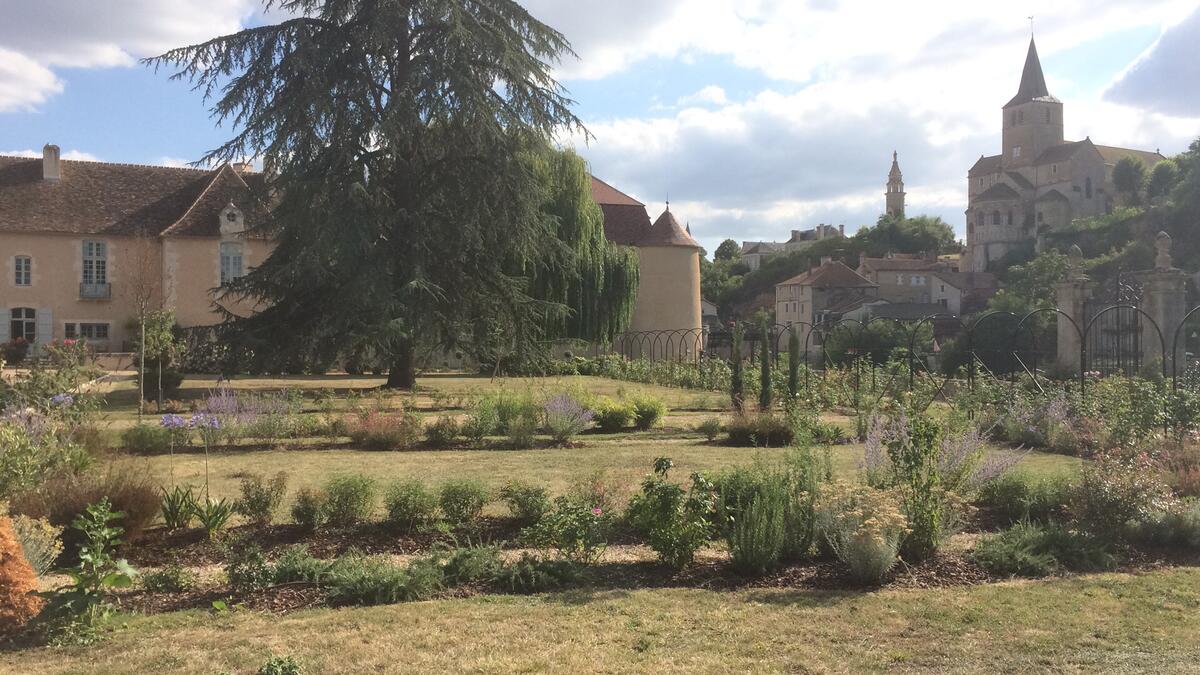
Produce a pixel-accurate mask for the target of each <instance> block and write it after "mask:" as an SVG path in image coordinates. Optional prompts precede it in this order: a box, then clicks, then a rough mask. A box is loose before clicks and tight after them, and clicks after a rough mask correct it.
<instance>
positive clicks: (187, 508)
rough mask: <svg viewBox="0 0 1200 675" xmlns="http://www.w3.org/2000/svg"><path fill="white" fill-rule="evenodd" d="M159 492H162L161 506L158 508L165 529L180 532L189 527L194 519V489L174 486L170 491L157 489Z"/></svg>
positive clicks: (186, 486)
mask: <svg viewBox="0 0 1200 675" xmlns="http://www.w3.org/2000/svg"><path fill="white" fill-rule="evenodd" d="M159 491H160V492H162V504H160V506H159V508H160V510H161V511H162V517H163V523H164V524H166V526H167V529H168V530H181V529H183V528H185V527H187V526H188V525H190V524H191V522H192V519H193V518H195V517H196V507H197V503H196V493H195V488H193V487H192V486H191V485H176V486H175V487H173V488H171V490H170V491H167V489H166V488H159Z"/></svg>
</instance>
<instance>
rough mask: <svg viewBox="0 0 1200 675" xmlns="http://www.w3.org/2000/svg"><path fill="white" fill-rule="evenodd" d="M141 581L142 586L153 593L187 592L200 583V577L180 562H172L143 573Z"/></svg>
mask: <svg viewBox="0 0 1200 675" xmlns="http://www.w3.org/2000/svg"><path fill="white" fill-rule="evenodd" d="M141 581H142V588H144V589H146V590H147V591H150V592H151V593H186V592H187V591H190V590H193V589H194V588H196V586H197V585H199V583H200V577H199V576H198V575H197V574H196V573H195V572H193V571H191V570H189V569H188V568H186V567H184V566H182V565H180V564H179V563H171V564H169V565H166V566H164V567H162V568H161V569H157V570H154V571H152V572H145V573H143V574H142V576H141Z"/></svg>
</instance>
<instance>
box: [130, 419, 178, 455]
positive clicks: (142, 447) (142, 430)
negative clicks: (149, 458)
mask: <svg viewBox="0 0 1200 675" xmlns="http://www.w3.org/2000/svg"><path fill="white" fill-rule="evenodd" d="M121 448H122V449H123V450H125V452H128V453H131V454H134V455H163V454H166V453H167V452H169V451H170V450H171V431H170V430H169V429H165V428H163V427H161V426H158V425H153V424H136V425H134V426H132V427H129V428H127V429H125V430H124V431H122V432H121Z"/></svg>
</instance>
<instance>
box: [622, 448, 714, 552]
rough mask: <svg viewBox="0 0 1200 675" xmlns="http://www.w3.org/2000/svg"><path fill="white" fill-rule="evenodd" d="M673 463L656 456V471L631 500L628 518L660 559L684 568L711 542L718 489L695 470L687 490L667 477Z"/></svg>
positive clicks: (647, 478)
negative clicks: (712, 519) (701, 548)
mask: <svg viewBox="0 0 1200 675" xmlns="http://www.w3.org/2000/svg"><path fill="white" fill-rule="evenodd" d="M672 466H673V464H672V462H671V460H669V459H667V458H665V457H662V458H659V459H657V460H655V462H654V473H653V474H650V475H649V476H646V478H645V480H643V481H642V493H641V494H639V495H635V496H634V497H633V499H632V500H630V502H629V511H628V518H629V522H630V524H631V525H633V527H634V529H636V530H637V531H638V532H640V533H641V534H642V536H643V537H645V539H646V543H647V544H649V545H650V548H652V549H654V551H655V552H656V553H658V557H659V559H660V560H662V561H663V562H664V563H666V564H667V565H669V566H671V567H673V568H675V569H683V568H684V567H686V566H687V565H689V564H690V563H691V562H692V559H693V558H694V557H695V556H696V551H698V550H700V547H702V546H704V544H706V543H707V542H708V539H709V536H710V532H711V530H712V522H711V520H710V519H711V517H712V513H713V509H714V508H715V506H716V493H715V490H714V488H713V485H712V483H711V482H709V480H708V479H707V478H705V477H704V476H703V475H702V474H698V473H697V474H692V486H691V488H690V489H689V490H687V491H684V489H683V488H682V487H681V486H679V485H677V484H675V483H672V482H670V481H668V480H667V472H668V471H670V469H671V467H672Z"/></svg>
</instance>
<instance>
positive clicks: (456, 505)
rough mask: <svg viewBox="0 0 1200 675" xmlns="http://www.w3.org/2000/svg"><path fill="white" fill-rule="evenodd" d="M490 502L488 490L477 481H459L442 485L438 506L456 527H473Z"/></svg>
mask: <svg viewBox="0 0 1200 675" xmlns="http://www.w3.org/2000/svg"><path fill="white" fill-rule="evenodd" d="M487 502H488V490H487V488H486V487H484V485H483V483H481V482H479V481H477V480H470V479H459V480H451V481H447V482H445V483H443V484H442V489H441V491H440V492H439V493H438V505H439V506H441V507H442V514H443V515H444V516H446V520H448V521H449V522H450V524H451V525H454V526H455V527H466V526H471V525H474V524H475V523H476V521H478V520H479V516H480V515H481V514H482V513H483V507H484V506H485V505H486V504H487Z"/></svg>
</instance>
